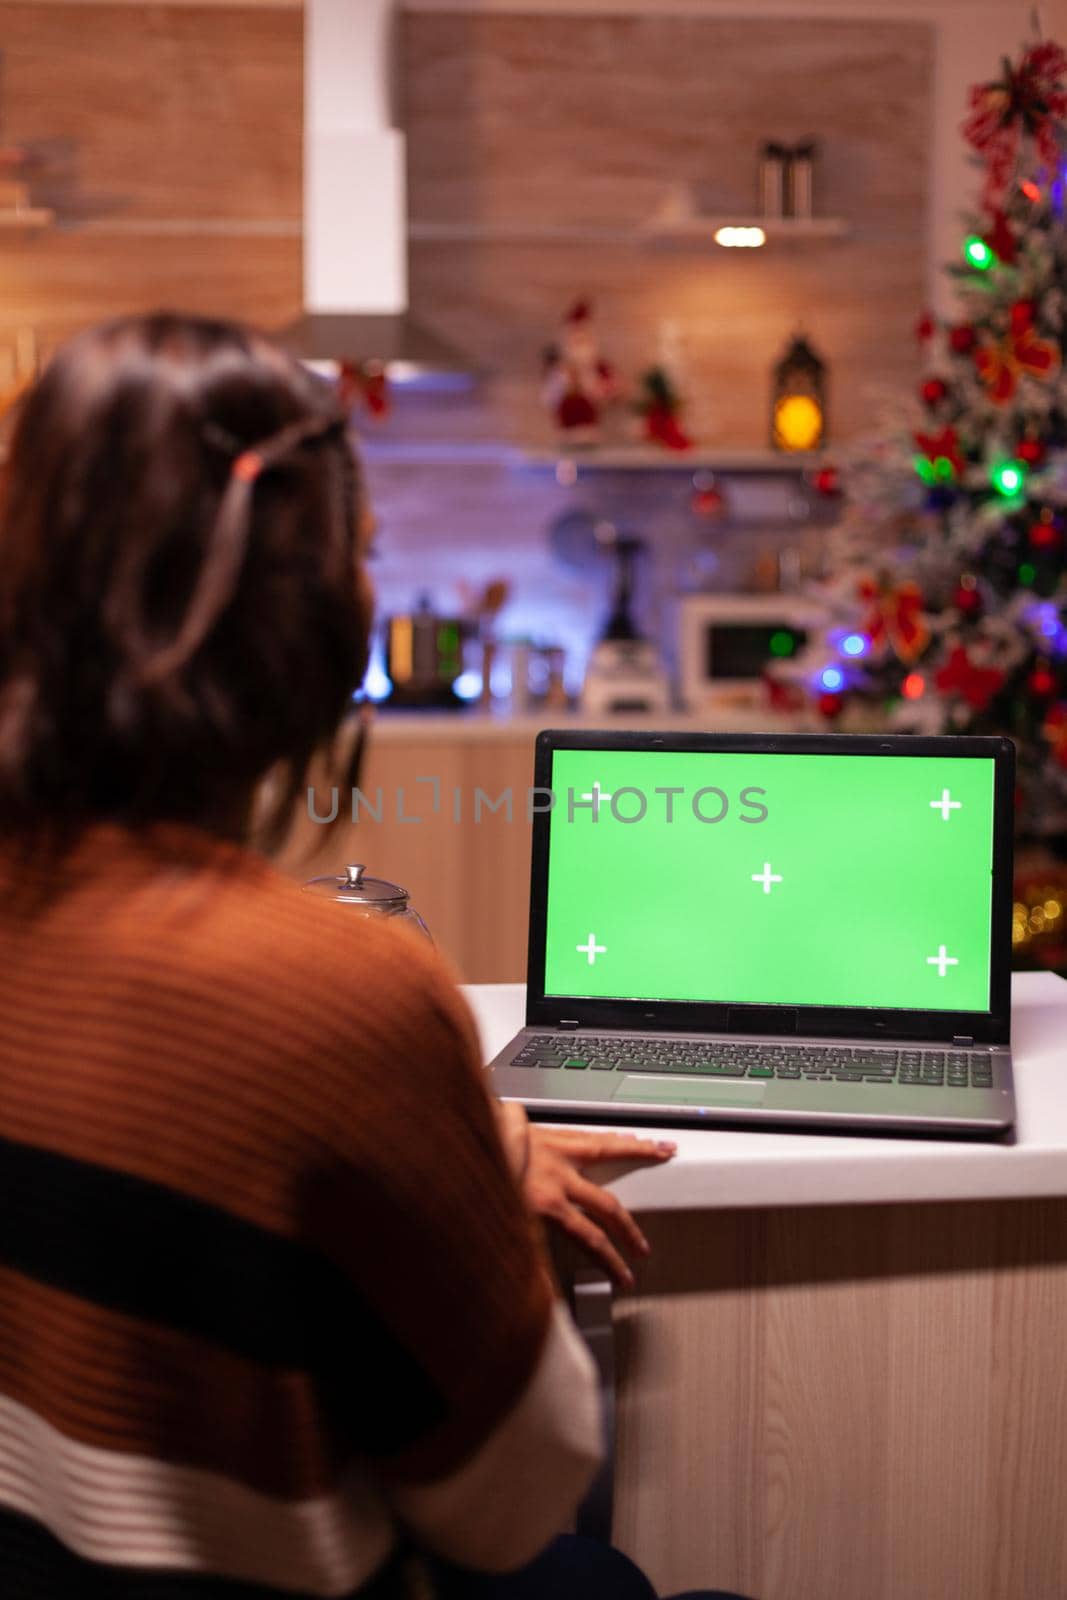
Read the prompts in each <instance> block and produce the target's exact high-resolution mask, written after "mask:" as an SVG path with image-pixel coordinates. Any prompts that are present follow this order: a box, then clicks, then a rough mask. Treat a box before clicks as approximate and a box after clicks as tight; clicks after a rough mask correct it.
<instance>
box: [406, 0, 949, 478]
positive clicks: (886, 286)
mask: <svg viewBox="0 0 1067 1600" xmlns="http://www.w3.org/2000/svg"><path fill="white" fill-rule="evenodd" d="M402 39H403V46H404V51H403V60H404V74H403V81H404V85H405V118H406V122H407V127H408V141H409V144H408V149H409V169H410V205H411V214H412V220H413V223H414V224H415V225H416V228H417V227H418V226H419V225H422V224H437V225H442V224H444V225H461V226H466V227H469V228H475V229H477V230H481V234H480V235H479V237H478V239H477V241H476V242H475V243H468V242H464V241H462V240H455V241H453V240H448V239H444V240H442V239H440V238H434V239H432V240H430V239H427V240H426V241H424V242H419V241H417V242H416V243H415V245H414V248H413V252H412V290H413V299H414V301H415V302H416V303H417V305H418V306H419V308H420V311H423V312H425V314H426V315H427V316H428V317H429V318H430V319H431V320H432V321H433V322H434V323H435V325H436V326H438V327H439V329H440V331H441V332H442V333H444V334H446V335H447V336H449V337H451V338H452V339H453V340H454V341H455V342H456V343H458V344H459V345H460V346H461V347H462V348H465V349H467V350H468V351H469V352H470V353H471V355H472V356H473V357H474V358H475V359H476V360H477V361H479V362H480V363H483V364H484V365H485V366H486V367H488V368H489V369H490V370H492V371H495V372H496V374H497V376H498V379H499V380H500V381H499V383H498V387H497V395H498V398H500V399H501V400H502V401H503V403H504V406H505V408H506V413H507V416H508V418H509V421H510V427H511V430H512V432H513V433H514V434H516V435H517V436H518V437H520V438H523V437H527V438H528V437H529V436H530V435H531V434H533V435H535V436H536V434H537V433H538V432H542V433H543V432H544V430H545V426H546V424H545V420H544V418H543V416H542V414H541V411H540V407H539V402H538V399H537V373H538V365H539V355H540V352H541V350H542V348H543V347H544V345H545V343H546V342H548V341H549V340H550V339H551V338H552V337H554V335H555V332H556V327H557V323H558V319H559V317H560V316H561V315H562V313H563V312H564V311H565V309H566V308H567V306H568V305H569V304H570V302H571V301H572V300H573V299H575V298H576V297H577V296H578V295H588V296H591V297H592V298H593V300H594V301H595V303H596V308H597V311H598V316H599V328H600V332H601V338H602V343H603V347H604V351H605V354H607V355H608V356H609V357H610V358H611V359H612V360H614V361H615V362H616V363H617V365H618V366H619V367H620V369H621V370H622V372H623V373H625V374H627V375H631V376H632V375H633V374H634V373H635V372H636V371H638V370H639V369H640V368H642V367H643V366H647V365H649V364H650V363H651V362H653V361H654V360H655V359H656V358H657V355H658V353H659V349H660V341H661V336H662V333H663V329H664V327H665V325H667V324H671V323H673V324H675V326H676V328H677V332H678V334H679V335H680V337H681V340H682V346H683V355H684V358H685V360H686V363H687V365H688V368H689V379H690V383H689V387H690V397H691V401H692V409H691V414H690V419H691V423H692V425H693V426H694V428H695V429H696V431H697V432H698V434H699V435H700V437H701V438H702V440H703V441H705V442H708V443H718V444H729V445H735V444H736V445H750V446H751V445H759V444H762V443H764V442H765V439H766V434H767V410H768V392H769V372H770V368H771V366H772V364H773V362H774V360H775V359H776V358H777V356H778V355H779V353H780V352H781V350H782V348H783V347H784V344H785V342H786V340H787V339H788V337H789V335H790V334H791V332H792V331H793V330H794V329H795V328H796V326H797V325H798V324H803V325H805V326H806V327H807V328H808V329H809V331H810V333H811V336H812V338H813V340H814V342H815V344H816V345H817V346H818V348H819V349H820V350H821V351H822V352H823V353H824V354H825V356H826V357H827V358H828V360H829V361H830V364H831V367H832V371H833V381H834V389H833V395H834V399H833V422H834V425H835V427H836V430H837V433H838V436H843V435H848V434H852V433H855V432H856V431H857V430H858V429H861V428H862V427H863V426H864V425H869V423H870V421H871V419H872V416H873V414H874V412H875V410H876V408H877V406H878V404H879V397H880V396H882V397H884V395H885V394H886V393H887V392H892V391H894V390H896V391H898V392H899V391H900V390H901V389H902V388H903V389H906V388H907V386H909V385H910V383H911V382H912V380H913V378H914V375H915V372H916V349H915V343H914V340H913V338H912V330H913V327H914V324H915V320H916V315H917V312H918V310H919V308H920V307H921V306H922V303H923V300H924V294H925V290H924V271H925V246H926V228H927V215H926V208H927V182H928V166H929V148H930V129H931V119H932V105H933V32H932V28H930V27H928V26H926V25H925V24H921V23H901V22H897V23H892V22H888V23H885V24H879V23H872V22H862V23H860V22H851V23H850V22H842V21H833V20H829V19H825V18H824V19H820V20H809V21H798V20H784V19H781V18H766V17H764V18H749V17H744V18H742V17H740V16H739V17H737V18H736V19H729V20H727V19H722V18H718V19H713V18H708V19H701V18H695V17H680V16H666V15H662V14H660V15H655V14H649V15H646V16H644V17H634V16H621V15H609V16H595V17H592V16H570V17H564V16H558V15H551V16H550V15H541V16H523V15H504V14H497V15H480V16H478V15H470V14H469V13H468V14H461V13H460V12H458V11H457V12H453V13H449V14H437V13H434V14H411V15H409V16H408V17H407V18H406V19H405V21H404V26H403V30H402ZM806 137H815V138H817V139H818V140H819V142H820V145H821V149H822V157H821V163H820V171H819V186H818V189H819V193H818V201H817V203H818V209H819V210H820V211H821V212H822V213H824V214H834V215H838V216H841V217H843V218H844V219H845V220H846V221H847V222H848V223H849V224H850V226H851V228H852V233H851V236H850V237H849V238H848V239H846V240H844V241H833V242H829V243H826V242H823V243H818V244H816V243H805V244H790V245H774V246H771V247H768V248H767V249H765V250H763V251H758V252H750V251H744V252H742V251H736V252H728V251H724V250H721V249H719V248H717V247H716V246H715V245H714V244H712V243H711V242H710V240H709V243H708V247H707V249H706V251H704V250H700V249H696V250H694V249H687V250H665V249H656V248H652V247H649V246H648V245H641V244H632V243H626V242H604V243H593V242H590V243H584V244H583V243H576V244H570V243H559V242H552V241H551V240H549V239H547V238H545V237H544V232H543V230H546V229H551V228H553V227H557V228H558V227H566V226H574V225H581V226H591V227H601V228H610V229H616V230H620V229H621V230H623V231H624V232H625V230H627V229H629V230H636V229H639V228H640V227H641V226H642V225H643V224H645V223H647V222H648V221H649V220H650V219H651V218H652V216H653V214H654V213H655V212H656V211H657V209H658V208H659V207H660V206H661V205H662V204H663V202H664V200H665V199H666V197H667V195H668V192H669V190H670V187H671V184H672V183H676V182H681V183H689V184H693V185H695V186H696V187H697V189H698V192H699V194H700V196H701V198H702V201H703V203H704V205H705V206H707V207H708V208H709V209H712V210H715V211H716V212H721V213H732V214H735V215H736V214H738V213H742V214H750V213H751V212H752V210H753V208H754V201H755V183H756V151H757V148H758V146H759V144H760V143H761V142H762V141H763V140H765V139H767V138H778V139H780V140H784V141H785V142H787V143H793V142H796V141H798V140H800V139H802V138H806ZM494 228H495V229H500V228H510V229H515V228H520V229H522V230H523V232H524V237H523V239H522V240H521V242H518V243H512V242H508V241H506V240H503V239H500V238H497V239H493V237H492V231H493V229H494ZM539 230H541V231H542V232H541V237H540V238H539V237H538V232H539ZM483 234H484V235H486V236H484V237H483V236H482V235H483Z"/></svg>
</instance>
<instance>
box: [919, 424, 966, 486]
mask: <svg viewBox="0 0 1067 1600" xmlns="http://www.w3.org/2000/svg"><path fill="white" fill-rule="evenodd" d="M915 443H916V445H917V446H918V448H919V450H920V451H921V452H922V454H923V455H924V456H925V457H926V458H927V460H928V461H930V462H934V461H936V460H937V459H938V457H939V456H944V458H945V460H946V461H948V462H949V463H950V464H951V466H952V471H953V473H954V474H955V476H956V477H957V478H962V476H963V469H964V466H965V464H966V463H965V462H964V459H963V451H962V450H961V449H960V436H959V434H958V433H957V432H956V430H955V428H942V429H941V430H940V432H939V433H917V434H915Z"/></svg>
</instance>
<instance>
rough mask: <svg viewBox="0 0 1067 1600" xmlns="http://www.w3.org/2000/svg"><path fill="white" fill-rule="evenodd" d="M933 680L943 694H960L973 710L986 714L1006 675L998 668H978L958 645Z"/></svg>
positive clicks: (960, 645)
mask: <svg viewBox="0 0 1067 1600" xmlns="http://www.w3.org/2000/svg"><path fill="white" fill-rule="evenodd" d="M934 681H935V683H936V684H937V687H938V689H939V690H940V691H941V693H942V694H947V695H959V696H960V697H961V698H962V699H963V700H965V701H966V703H967V704H968V705H969V706H970V707H971V709H972V710H973V711H986V710H988V708H989V703H990V701H991V700H992V699H993V696H994V695H995V694H996V693H997V691H998V690H999V689H1002V688H1003V686H1004V674H1003V672H1001V671H1000V669H999V668H998V667H983V666H979V665H977V664H976V663H975V662H973V661H972V660H971V658H970V656H969V655H968V654H967V650H966V648H965V647H964V646H963V645H962V644H957V645H955V646H954V647H953V649H952V650H951V651H950V653H949V657H948V660H947V661H946V662H945V665H944V666H943V667H941V668H939V670H938V672H937V673H936V675H935V679H934Z"/></svg>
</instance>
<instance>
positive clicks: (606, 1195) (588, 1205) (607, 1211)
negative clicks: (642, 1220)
mask: <svg viewBox="0 0 1067 1600" xmlns="http://www.w3.org/2000/svg"><path fill="white" fill-rule="evenodd" d="M568 1194H569V1195H570V1198H571V1199H572V1200H574V1201H576V1202H577V1204H578V1205H580V1206H581V1208H582V1210H583V1211H585V1212H586V1213H587V1214H588V1215H589V1216H590V1217H592V1218H593V1219H594V1221H596V1222H599V1223H600V1225H601V1227H604V1228H607V1229H608V1230H609V1232H610V1233H611V1234H612V1235H613V1236H614V1238H615V1239H616V1240H617V1241H618V1243H619V1244H620V1245H621V1247H622V1248H623V1249H624V1250H626V1251H628V1252H629V1253H630V1254H631V1255H638V1256H647V1255H649V1254H650V1252H651V1246H650V1245H649V1242H648V1240H647V1239H646V1238H645V1236H644V1234H643V1233H642V1232H641V1229H640V1228H639V1227H638V1226H637V1223H636V1222H635V1221H634V1219H633V1217H632V1216H631V1215H630V1213H629V1212H628V1211H627V1209H626V1207H625V1206H624V1205H623V1203H622V1201H621V1200H620V1199H619V1197H618V1195H614V1194H612V1192H611V1190H610V1189H602V1188H601V1187H600V1185H599V1184H596V1183H593V1182H591V1180H590V1179H589V1178H583V1177H580V1176H576V1177H575V1178H574V1179H573V1180H572V1182H571V1183H570V1184H569V1186H568Z"/></svg>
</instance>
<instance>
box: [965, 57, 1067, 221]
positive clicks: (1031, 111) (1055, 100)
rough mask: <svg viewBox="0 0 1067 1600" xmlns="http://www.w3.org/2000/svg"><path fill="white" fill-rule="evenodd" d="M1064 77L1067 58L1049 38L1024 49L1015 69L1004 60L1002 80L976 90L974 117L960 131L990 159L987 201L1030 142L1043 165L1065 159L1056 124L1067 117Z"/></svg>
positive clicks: (1001, 188) (1009, 175)
mask: <svg viewBox="0 0 1067 1600" xmlns="http://www.w3.org/2000/svg"><path fill="white" fill-rule="evenodd" d="M1065 75H1067V54H1065V53H1064V51H1063V50H1061V48H1060V46H1059V45H1058V44H1053V43H1052V42H1051V40H1049V41H1042V42H1041V43H1040V44H1035V45H1031V46H1030V47H1029V49H1027V50H1024V51H1023V54H1022V57H1021V59H1020V61H1019V64H1018V65H1017V66H1015V67H1013V66H1012V64H1011V62H1010V61H1008V60H1007V58H1005V60H1004V73H1003V77H1001V78H998V79H996V80H994V81H993V82H992V83H979V84H976V85H975V86H974V88H972V90H971V92H970V96H969V99H968V104H969V106H970V115H969V116H968V117H967V120H966V121H965V122H964V124H963V128H962V130H961V131H962V133H963V137H964V138H965V139H966V140H967V142H968V144H970V145H972V146H973V148H974V149H975V150H977V151H978V152H979V153H980V154H981V155H983V156H984V157H985V161H986V182H985V199H986V202H987V203H990V202H992V201H995V200H996V199H997V198H998V197H999V196H1000V195H1002V194H1003V193H1004V190H1005V189H1006V188H1007V186H1008V184H1009V183H1010V181H1011V178H1012V176H1013V174H1014V172H1015V169H1016V167H1017V166H1018V164H1019V160H1020V156H1021V154H1022V146H1023V140H1024V139H1025V138H1029V139H1032V140H1033V142H1034V145H1035V147H1036V151H1037V156H1038V159H1039V161H1040V162H1041V163H1043V164H1044V165H1045V166H1048V167H1054V166H1056V164H1057V162H1058V160H1059V155H1060V141H1059V136H1058V130H1057V127H1056V123H1057V121H1058V120H1062V119H1063V117H1064V116H1065V115H1067V91H1065V90H1064V88H1063V85H1062V79H1063V78H1064V76H1065Z"/></svg>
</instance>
